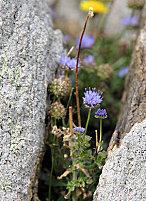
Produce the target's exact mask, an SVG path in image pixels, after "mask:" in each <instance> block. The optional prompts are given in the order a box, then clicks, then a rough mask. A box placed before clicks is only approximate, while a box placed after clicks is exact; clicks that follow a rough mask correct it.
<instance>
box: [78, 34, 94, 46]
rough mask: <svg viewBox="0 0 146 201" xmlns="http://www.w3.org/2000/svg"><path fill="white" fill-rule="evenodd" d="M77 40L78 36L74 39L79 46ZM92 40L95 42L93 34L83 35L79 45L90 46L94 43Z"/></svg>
mask: <svg viewBox="0 0 146 201" xmlns="http://www.w3.org/2000/svg"><path fill="white" fill-rule="evenodd" d="M79 41H80V38H78V39H77V40H76V44H77V46H79ZM94 42H95V39H94V37H93V36H91V35H84V36H83V40H82V45H81V47H82V48H91V47H92V45H93V44H94Z"/></svg>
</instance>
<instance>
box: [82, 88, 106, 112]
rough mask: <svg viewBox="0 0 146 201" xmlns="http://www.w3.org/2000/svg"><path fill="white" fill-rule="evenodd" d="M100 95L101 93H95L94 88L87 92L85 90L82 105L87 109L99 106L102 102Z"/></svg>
mask: <svg viewBox="0 0 146 201" xmlns="http://www.w3.org/2000/svg"><path fill="white" fill-rule="evenodd" d="M102 99H103V97H102V94H101V92H99V91H98V92H97V91H96V89H95V88H92V89H90V88H89V90H87V89H86V91H85V92H84V97H83V103H84V104H85V106H87V107H91V108H92V107H95V106H96V105H98V104H100V103H101V102H102Z"/></svg>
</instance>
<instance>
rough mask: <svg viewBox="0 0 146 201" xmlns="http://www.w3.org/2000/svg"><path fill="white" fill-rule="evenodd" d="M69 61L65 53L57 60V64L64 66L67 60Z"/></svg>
mask: <svg viewBox="0 0 146 201" xmlns="http://www.w3.org/2000/svg"><path fill="white" fill-rule="evenodd" d="M69 61H70V57H68V56H66V55H64V54H63V55H62V56H61V58H60V61H59V64H61V65H63V66H66V65H67V64H68V62H69Z"/></svg>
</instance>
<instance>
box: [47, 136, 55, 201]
mask: <svg viewBox="0 0 146 201" xmlns="http://www.w3.org/2000/svg"><path fill="white" fill-rule="evenodd" d="M54 141H55V135H54V140H53V143H54ZM51 156H52V157H51V159H52V164H51V171H50V179H49V196H48V197H49V198H48V200H49V201H51V187H52V175H53V169H54V147H52V148H51Z"/></svg>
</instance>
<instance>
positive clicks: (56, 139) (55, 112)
mask: <svg viewBox="0 0 146 201" xmlns="http://www.w3.org/2000/svg"><path fill="white" fill-rule="evenodd" d="M92 16H93V10H92V8H90V9H89V13H88V16H87V18H86V22H85V25H84V28H83V32H82V35H81V37H80V38H78V39H77V41H76V45H77V47H78V53H77V57H76V58H71V57H70V55H69V53H68V54H66V55H65V54H63V55H62V56H61V58H60V61H59V64H60V67H63V69H64V70H65V73H64V75H62V76H58V77H57V78H55V79H54V80H53V81H52V83H51V84H50V86H49V91H50V93H51V96H52V100H53V101H52V103H51V105H50V107H49V115H50V116H51V133H50V135H49V140H48V144H49V146H50V149H51V155H52V166H51V171H50V176H49V195H48V197H49V201H50V200H51V189H52V181H53V174H55V171H57V170H56V169H57V168H55V167H56V166H57V165H55V163H57V164H59V163H61V164H62V165H61V166H62V168H61V169H62V171H61V172H60V173H59V174H60V175H57V178H56V179H57V180H58V182H59V181H60V182H61V181H62V182H63V181H64V182H65V186H66V190H67V192H66V191H64V193H63V196H64V198H65V199H72V200H73V201H77V200H80V199H85V198H88V197H91V196H92V192H93V191H94V190H95V189H94V185H93V184H94V182H95V180H96V179H97V177H96V176H95V175H94V174H95V169H96V172H100V171H101V167H102V165H103V164H104V160H105V157H106V152H105V151H104V150H103V148H102V123H101V121H102V120H103V119H104V118H106V117H107V113H106V110H105V109H104V112H101V113H99V111H98V110H99V109H98V110H97V111H96V112H95V110H96V109H97V108H99V107H100V105H101V103H102V102H103V94H102V92H101V91H98V90H97V89H96V88H90V87H89V88H86V89H85V90H84V95H83V97H82V101H81V99H80V98H79V83H78V74H79V71H78V68H79V67H80V51H81V49H85V48H91V47H92V46H93V44H94V43H95V39H94V37H93V36H88V35H85V34H84V32H85V29H86V24H87V22H88V20H89V19H90V18H91V17H92ZM93 60H94V56H93V55H89V56H87V57H85V59H84V62H85V63H90V62H92V61H93ZM70 70H73V72H72V73H74V75H75V76H74V77H75V82H74V83H75V86H73V85H72V82H71V80H70V77H69V74H70V72H69V71H70ZM74 88H75V98H76V104H75V105H74V104H73V102H71V101H72V99H73V98H74V93H73V91H74ZM67 99H68V101H67V102H68V103H67V106H66V107H65V106H64V100H67ZM81 103H82V104H83V105H84V107H85V108H86V110H88V115H87V120H86V123H84V122H82V121H81V109H80V104H81ZM101 110H103V109H101ZM92 111H94V113H95V114H94V118H99V119H100V129H99V136H98V134H97V130H96V132H95V134H96V137H95V138H96V142H95V144H96V145H95V147H94V149H92V148H91V140H92V137H90V136H89V135H88V132H89V131H88V126H89V122H90V119H91V112H92ZM96 113H99V115H98V117H97V115H96ZM103 117H104V118H103ZM95 134H94V135H95ZM98 139H99V140H98ZM56 152H59V153H60V157H59V158H56V157H57V155H56V154H55V153H56Z"/></svg>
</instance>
